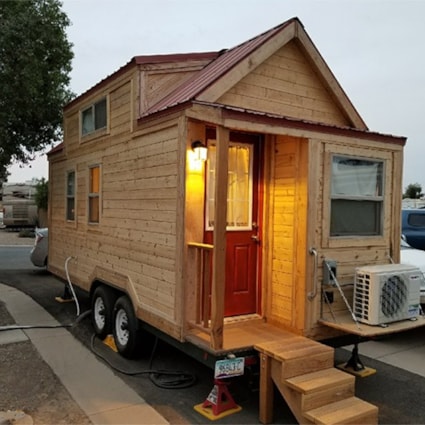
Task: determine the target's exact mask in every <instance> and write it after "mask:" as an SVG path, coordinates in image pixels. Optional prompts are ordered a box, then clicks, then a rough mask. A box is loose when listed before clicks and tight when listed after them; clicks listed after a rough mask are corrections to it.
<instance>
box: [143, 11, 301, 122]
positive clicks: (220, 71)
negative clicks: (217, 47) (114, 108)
mask: <svg viewBox="0 0 425 425" xmlns="http://www.w3.org/2000/svg"><path fill="white" fill-rule="evenodd" d="M294 21H298V19H297V18H292V19H290V20H289V21H286V22H284V23H283V24H280V25H278V26H277V27H275V28H272V29H271V30H268V31H266V32H264V33H262V34H260V35H258V36H257V37H254V38H252V39H250V40H248V41H246V42H244V43H242V44H240V45H238V46H236V47H233V48H232V49H229V50H224V51H223V52H222V53H221V54H220V55H219V56H218V57H217V58H216V59H215V60H213V61H212V62H210V63H209V64H208V65H207V66H205V68H203V69H202V70H201V71H199V72H197V73H196V74H194V75H193V76H192V77H191V78H189V79H188V80H187V81H186V82H185V83H184V84H182V85H181V86H179V87H178V88H177V89H176V90H174V91H173V92H171V93H170V94H169V95H168V96H166V97H164V98H163V99H161V100H160V101H159V102H157V103H156V104H155V105H153V106H152V107H150V108H149V109H148V110H147V111H146V112H145V113H144V114H143V116H146V115H150V114H153V113H155V112H159V111H161V110H163V109H166V108H169V107H171V106H175V105H178V104H180V103H184V102H187V101H189V100H192V99H194V98H195V97H196V96H197V95H199V94H200V93H201V92H202V91H203V90H205V89H207V88H208V87H210V86H211V84H213V83H214V82H215V81H217V80H218V79H219V78H220V77H222V76H223V75H224V74H226V72H228V71H229V70H231V69H232V68H233V67H234V66H235V65H237V64H238V63H239V62H241V61H242V60H243V59H244V58H246V57H247V56H248V55H250V54H251V53H252V52H253V51H254V50H255V49H257V48H258V47H259V46H261V45H263V44H264V43H265V42H266V41H267V40H269V39H270V38H271V37H273V36H275V35H276V34H277V33H279V32H280V31H282V30H283V29H284V28H286V27H287V26H288V25H290V24H291V23H292V22H294ZM298 22H299V21H298Z"/></svg>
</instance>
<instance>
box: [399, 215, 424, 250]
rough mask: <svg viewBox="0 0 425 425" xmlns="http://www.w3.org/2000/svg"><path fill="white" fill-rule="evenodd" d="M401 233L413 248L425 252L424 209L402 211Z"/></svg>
mask: <svg viewBox="0 0 425 425" xmlns="http://www.w3.org/2000/svg"><path fill="white" fill-rule="evenodd" d="M401 233H402V234H403V235H404V236H405V237H406V241H407V242H408V244H409V245H411V246H413V248H417V249H423V250H425V209H423V208H415V209H403V210H402V212H401Z"/></svg>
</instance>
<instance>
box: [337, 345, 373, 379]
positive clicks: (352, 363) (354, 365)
mask: <svg viewBox="0 0 425 425" xmlns="http://www.w3.org/2000/svg"><path fill="white" fill-rule="evenodd" d="M337 368H338V369H340V370H343V371H344V372H347V373H351V375H354V376H358V377H359V378H366V376H370V375H373V374H375V373H376V369H372V368H371V367H365V366H364V365H363V363H362V361H361V360H360V356H359V347H358V345H357V344H354V348H353V351H352V353H351V357H350V359H349V360H348V362H347V363H343V364H340V365H338V366H337Z"/></svg>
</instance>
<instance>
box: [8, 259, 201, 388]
mask: <svg viewBox="0 0 425 425" xmlns="http://www.w3.org/2000/svg"><path fill="white" fill-rule="evenodd" d="M71 259H74V260H76V258H74V257H68V258H67V259H66V261H65V272H66V277H67V281H68V284H69V288H70V290H71V293H72V296H73V298H74V302H75V305H76V309H77V318H76V320H75V322H73V323H71V324H65V325H8V326H0V331H10V330H16V329H55V328H72V327H73V326H74V325H77V324H78V323H80V322H81V320H83V319H84V318H85V317H86V316H88V315H89V314H90V313H91V310H87V311H85V312H84V313H81V314H80V305H79V302H78V298H77V295H76V294H75V291H74V287H73V285H72V283H71V279H70V277H69V273H68V262H69V261H70V260H71ZM95 337H96V334H93V336H92V338H91V350H92V352H93V353H94V354H95V355H96V356H97V357H99V358H101V359H102V360H103V361H105V362H106V363H107V364H108V365H109V366H110V367H112V368H113V369H114V370H116V371H117V372H120V373H122V374H124V375H129V376H134V375H149V378H150V380H151V381H152V382H153V383H154V384H155V385H156V386H157V387H159V388H166V389H182V388H188V387H191V386H192V385H194V384H195V382H196V376H195V375H193V374H191V373H189V372H185V371H171V370H159V369H158V370H154V369H152V363H153V357H154V355H155V352H156V347H157V345H158V337H156V338H155V343H154V345H153V348H152V353H151V356H150V359H149V369H148V370H142V371H137V372H128V371H125V370H121V369H119V368H117V367H116V366H115V365H113V364H112V363H111V362H110V361H109V360H108V359H107V358H106V357H105V356H102V355H101V354H100V353H98V352H96V350H95V347H94V339H95ZM166 377H168V378H166Z"/></svg>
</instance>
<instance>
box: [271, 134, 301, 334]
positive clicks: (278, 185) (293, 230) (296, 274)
mask: <svg viewBox="0 0 425 425" xmlns="http://www.w3.org/2000/svg"><path fill="white" fill-rule="evenodd" d="M307 148H308V145H307V140H305V139H300V138H294V137H277V138H276V143H275V157H274V169H273V171H272V173H273V178H272V182H273V183H272V184H273V186H274V188H273V192H274V199H273V211H270V214H272V220H271V223H272V224H271V229H270V235H271V236H270V237H271V238H272V240H273V243H272V245H271V246H272V248H271V249H272V255H271V258H272V260H271V261H272V264H271V287H270V288H269V290H268V292H269V301H268V303H269V306H268V309H267V316H268V320H270V321H272V322H274V323H276V322H277V323H281V324H282V325H283V326H284V327H286V328H292V329H294V330H298V332H301V331H302V329H303V325H304V321H303V316H304V311H303V310H304V299H305V280H306V275H305V255H304V252H305V246H306V233H307V198H306V194H307V184H306V183H307V169H308V165H307Z"/></svg>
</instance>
